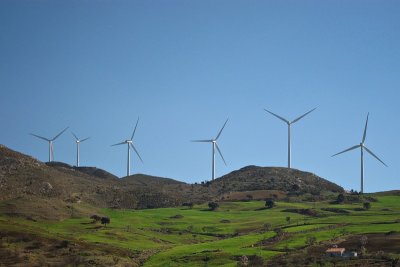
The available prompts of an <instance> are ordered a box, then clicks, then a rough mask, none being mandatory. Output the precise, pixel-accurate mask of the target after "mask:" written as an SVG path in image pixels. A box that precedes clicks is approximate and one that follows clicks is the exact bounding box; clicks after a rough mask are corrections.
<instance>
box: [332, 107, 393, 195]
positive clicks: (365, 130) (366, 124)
mask: <svg viewBox="0 0 400 267" xmlns="http://www.w3.org/2000/svg"><path fill="white" fill-rule="evenodd" d="M368 117H369V113H368V115H367V120H366V122H365V127H364V134H363V137H362V140H361V143H360V144H359V145H355V146H352V147H350V148H348V149H346V150H343V151H342V152H339V153H336V154H335V155H332V157H334V156H336V155H339V154H342V153H345V152H347V151H350V150H353V149H356V148H360V150H361V193H364V149H365V151H367V152H368V153H369V154H371V155H372V156H373V157H374V158H376V159H377V160H379V161H380V162H381V163H382V164H383V165H385V166H386V167H387V165H386V164H385V163H384V162H383V161H382V160H381V159H380V158H378V156H376V155H375V154H374V153H373V152H372V151H371V150H369V149H368V148H367V147H366V146H365V145H364V142H365V138H366V137H367V127H368Z"/></svg>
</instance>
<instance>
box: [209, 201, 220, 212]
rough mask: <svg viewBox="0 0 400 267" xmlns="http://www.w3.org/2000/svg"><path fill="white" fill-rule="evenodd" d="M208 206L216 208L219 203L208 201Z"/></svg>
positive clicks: (212, 208) (211, 208)
mask: <svg viewBox="0 0 400 267" xmlns="http://www.w3.org/2000/svg"><path fill="white" fill-rule="evenodd" d="M208 207H209V208H210V210H216V209H217V208H218V207H219V205H218V203H217V202H209V203H208Z"/></svg>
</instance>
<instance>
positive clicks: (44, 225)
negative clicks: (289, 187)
mask: <svg viewBox="0 0 400 267" xmlns="http://www.w3.org/2000/svg"><path fill="white" fill-rule="evenodd" d="M377 200H378V201H377V202H371V209H370V210H362V203H357V204H345V205H332V204H329V203H327V202H318V203H311V202H310V203H306V202H298V203H297V202H295V203H293V202H277V203H276V207H274V208H272V209H265V208H264V204H265V202H263V201H250V202H222V203H220V207H219V208H218V209H217V210H215V211H209V210H208V207H207V205H196V206H194V207H193V208H192V209H189V208H187V207H185V208H182V207H176V208H162V209H147V210H116V209H103V210H101V214H99V215H102V216H108V217H109V218H110V220H111V223H110V224H109V225H107V226H106V227H104V226H102V225H101V224H100V223H97V224H94V223H92V222H91V220H90V219H89V218H73V219H67V220H64V221H59V222H48V221H32V220H27V219H25V218H20V217H8V216H6V215H0V230H7V231H25V232H26V231H28V232H32V233H35V234H38V235H43V236H46V237H53V238H57V239H67V240H76V241H80V242H89V243H93V244H96V243H100V244H107V245H109V246H115V247H119V248H122V249H127V250H129V251H136V252H137V251H138V252H139V253H140V252H144V251H146V252H149V253H150V255H151V256H150V257H149V258H148V259H147V261H146V262H145V266H204V265H205V264H208V265H209V266H236V264H237V260H238V257H240V256H242V255H247V256H249V255H258V256H260V257H262V258H264V259H265V260H267V259H270V258H271V257H273V256H276V255H278V254H280V253H283V252H285V251H290V250H294V249H299V248H303V247H305V246H306V241H307V238H308V237H310V236H314V237H315V238H316V240H317V242H321V241H327V240H331V239H334V238H336V237H338V236H343V235H351V234H363V233H386V232H389V231H399V230H400V196H381V197H377ZM76 205H79V204H76ZM314 208H315V210H316V212H317V216H307V215H301V214H298V213H295V212H287V211H285V210H287V209H314ZM322 208H337V209H344V210H346V211H348V213H346V214H344V213H343V214H342V213H335V212H332V211H323V210H321V209H322ZM288 217H290V218H288ZM278 227H279V228H281V229H282V230H283V231H284V232H285V233H286V235H285V236H286V238H283V239H282V240H281V241H279V240H278V241H276V242H274V243H271V244H269V245H268V246H265V245H260V244H263V241H266V240H267V241H268V240H270V239H271V238H273V237H274V236H275V235H276V232H275V231H274V229H275V228H278Z"/></svg>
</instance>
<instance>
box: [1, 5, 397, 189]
mask: <svg viewBox="0 0 400 267" xmlns="http://www.w3.org/2000/svg"><path fill="white" fill-rule="evenodd" d="M399 14H400V2H399V1H381V0H376V1H370V0H360V1H351V0H350V1H349V0H346V1H344V0H343V1H341V0H326V1H320V0H316V1H308V0H307V1H302V0H293V1H285V0H276V1H261V0H260V1H255V0H250V1H249V0H243V1H235V0H217V1H215V0H201V1H195V0H190V1H188V0H178V1H176V0H169V1H162V0H158V1H152V0H146V1H118V0H117V1H106V0H101V1H100V0H99V1H86V0H83V1H82V0H79V1H73V0H72V1H45V0H40V1H39V0H37V1H27V0H26V1H23V0H21V1H14V0H10V1H9V0H1V1H0V90H1V91H0V92H1V96H0V123H1V132H0V143H2V144H4V145H6V146H8V147H10V148H12V149H14V150H17V151H21V152H23V153H25V154H29V155H32V156H34V157H35V158H38V159H39V160H42V161H47V156H48V154H47V144H46V143H45V142H44V141H42V140H39V139H37V138H35V137H32V136H30V135H29V133H31V132H33V133H36V134H39V135H42V136H46V137H52V136H54V135H56V134H57V133H58V132H59V131H61V130H62V129H63V128H65V127H66V126H70V130H72V131H73V132H74V133H76V134H77V135H78V136H79V137H81V138H85V137H88V136H90V137H91V139H89V140H88V141H86V142H85V143H83V144H82V146H81V165H89V166H96V167H99V168H102V169H105V170H107V171H110V172H111V173H114V174H116V175H118V176H124V175H125V173H126V157H127V155H126V147H125V146H119V147H111V146H110V145H112V144H114V143H118V142H120V141H123V140H125V139H127V138H129V137H130V135H131V134H132V131H133V127H134V125H135V123H136V120H137V118H138V117H140V122H139V126H138V129H137V132H136V136H135V140H134V142H135V146H136V147H137V149H138V150H139V152H140V154H141V156H142V158H143V160H144V164H142V163H140V162H139V160H138V158H137V157H136V156H135V155H134V154H133V155H132V172H133V173H145V174H150V175H157V176H163V177H171V178H174V179H177V180H181V181H185V182H200V181H203V180H208V179H210V176H211V145H210V144H202V143H192V142H190V140H192V139H209V138H213V137H215V136H216V135H217V133H218V131H219V129H220V127H221V126H222V124H223V123H224V121H225V120H226V118H228V117H229V119H230V120H229V122H228V124H227V126H226V128H225V130H224V132H223V133H222V135H221V137H220V140H219V145H220V148H221V150H222V152H223V154H224V157H225V159H226V161H227V163H228V165H227V166H224V164H223V162H222V160H221V159H220V158H219V157H217V176H218V177H219V176H221V175H223V174H226V173H229V172H231V171H233V170H236V169H239V168H242V167H244V166H247V165H259V166H286V164H287V159H286V158H287V143H286V142H287V139H286V138H287V137H286V129H287V128H286V126H285V124H284V123H282V122H281V121H279V120H278V119H276V118H274V117H272V116H271V115H269V114H267V113H266V112H265V111H264V110H263V109H264V108H267V109H270V110H271V111H273V112H275V113H277V114H279V115H282V116H284V117H287V118H288V119H289V120H292V119H294V118H295V117H297V116H299V115H301V114H302V113H305V112H306V111H308V110H310V109H312V108H314V107H318V108H317V110H315V111H314V112H313V113H311V114H310V115H308V116H307V117H305V118H304V119H303V120H301V121H299V122H298V123H296V124H295V125H293V128H292V134H293V136H292V166H293V167H294V168H297V169H301V170H305V171H310V172H313V173H315V174H317V175H319V176H322V177H325V178H327V179H329V180H331V181H333V182H335V183H338V184H340V185H342V186H344V187H345V188H346V189H352V188H353V189H356V190H359V187H360V181H359V180H360V154H359V151H351V152H348V153H346V154H343V155H340V156H337V157H334V158H331V155H332V154H335V153H337V152H339V151H341V150H343V149H345V148H348V147H350V146H353V145H356V144H358V143H359V142H360V141H361V137H362V132H363V127H364V123H365V119H366V115H367V113H368V112H370V124H369V129H368V136H367V140H366V145H367V147H368V148H370V149H372V151H373V152H374V153H375V154H377V155H378V156H379V157H380V158H381V159H382V160H383V161H385V163H387V164H388V165H389V167H388V168H386V167H385V166H383V165H382V164H381V163H380V162H378V161H377V160H375V159H374V158H372V157H371V156H369V155H366V157H365V172H366V176H365V179H366V180H365V191H366V192H373V191H381V190H391V189H400V175H399V157H398V156H397V154H398V153H399V150H400V145H399V144H398V142H397V139H398V134H399V132H400V125H399V116H400V105H399V99H400V93H399V92H400V75H399V70H400V49H399V47H400V16H399ZM54 146H55V160H57V161H63V162H66V163H69V164H74V163H75V143H74V138H73V136H72V135H71V132H70V131H69V130H68V131H67V132H66V133H64V134H63V135H62V136H60V138H59V139H57V140H56V142H55V145H54Z"/></svg>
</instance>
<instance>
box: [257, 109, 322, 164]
mask: <svg viewBox="0 0 400 267" xmlns="http://www.w3.org/2000/svg"><path fill="white" fill-rule="evenodd" d="M315 109H316V108H313V109H312V110H310V111H309V112H307V113H305V114H303V115H301V116H300V117H298V118H296V119H294V120H292V121H288V120H287V119H285V118H283V117H281V116H279V115H276V114H275V113H272V112H271V111H269V110H266V109H264V110H265V111H266V112H268V113H269V114H271V115H273V116H275V117H277V118H278V119H280V120H282V121H283V122H285V123H286V124H287V126H288V168H289V169H290V168H291V160H292V159H291V153H292V150H291V141H290V127H291V125H292V124H293V123H295V122H298V121H299V120H301V119H302V118H304V117H305V116H307V115H308V114H309V113H311V112H313V111H314V110H315Z"/></svg>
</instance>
